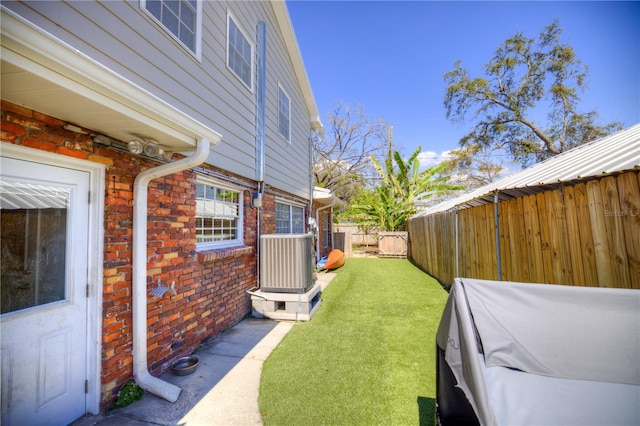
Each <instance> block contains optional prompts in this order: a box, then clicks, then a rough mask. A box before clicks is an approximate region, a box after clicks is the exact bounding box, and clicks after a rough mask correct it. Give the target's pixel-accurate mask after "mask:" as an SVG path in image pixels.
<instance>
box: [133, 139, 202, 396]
mask: <svg viewBox="0 0 640 426" xmlns="http://www.w3.org/2000/svg"><path fill="white" fill-rule="evenodd" d="M209 146H210V143H209V140H207V139H200V140H198V141H197V144H196V151H195V153H194V154H193V155H192V156H190V157H185V158H182V159H180V160H178V161H175V162H173V163H167V164H163V165H161V166H158V167H154V168H152V169H148V170H145V171H143V172H141V173H140V174H139V175H138V176H137V177H136V179H135V181H134V183H133V265H132V267H133V284H132V287H133V295H132V298H133V374H134V376H135V378H136V382H137V383H138V385H139V386H140V387H141V388H142V389H144V390H146V391H149V392H151V393H153V394H155V395H157V396H159V397H161V398H164V399H166V400H167V401H170V402H175V401H176V400H177V399H178V396H180V391H181V390H182V389H180V388H179V387H177V386H174V385H172V384H171V383H167V382H165V381H164V380H160V379H158V378H157V377H154V376H152V375H151V374H150V373H149V370H148V367H147V190H148V186H149V182H150V181H152V180H153V179H156V178H159V177H162V176H167V175H170V174H173V173H177V172H180V171H183V170H187V169H190V168H192V167H195V166H197V165H199V164H202V163H203V162H204V161H205V160H206V159H207V157H208V156H209Z"/></svg>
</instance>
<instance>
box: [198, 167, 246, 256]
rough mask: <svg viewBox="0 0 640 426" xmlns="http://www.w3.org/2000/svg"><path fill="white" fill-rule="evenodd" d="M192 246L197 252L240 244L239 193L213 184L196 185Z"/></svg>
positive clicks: (201, 181)
mask: <svg viewBox="0 0 640 426" xmlns="http://www.w3.org/2000/svg"><path fill="white" fill-rule="evenodd" d="M196 243H197V247H198V249H211V248H219V247H229V246H233V245H240V244H242V243H243V241H242V192H241V191H239V190H236V189H231V188H228V187H225V186H222V185H219V184H217V183H215V182H209V181H204V180H200V179H199V180H198V184H197V185H196Z"/></svg>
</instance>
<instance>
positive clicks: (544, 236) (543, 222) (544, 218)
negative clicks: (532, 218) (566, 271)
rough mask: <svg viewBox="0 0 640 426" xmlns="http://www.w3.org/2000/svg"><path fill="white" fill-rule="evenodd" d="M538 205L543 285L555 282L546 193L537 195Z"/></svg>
mask: <svg viewBox="0 0 640 426" xmlns="http://www.w3.org/2000/svg"><path fill="white" fill-rule="evenodd" d="M536 204H537V205H538V225H539V226H540V247H541V248H542V269H543V276H544V279H543V281H541V282H543V283H551V282H553V256H552V254H551V243H550V242H549V214H548V207H547V203H546V199H545V196H544V192H541V193H539V194H536Z"/></svg>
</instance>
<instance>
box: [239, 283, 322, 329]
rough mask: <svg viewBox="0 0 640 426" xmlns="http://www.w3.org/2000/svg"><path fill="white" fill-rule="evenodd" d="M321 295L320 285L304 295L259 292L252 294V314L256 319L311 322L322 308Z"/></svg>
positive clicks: (317, 284) (316, 285)
mask: <svg viewBox="0 0 640 426" xmlns="http://www.w3.org/2000/svg"><path fill="white" fill-rule="evenodd" d="M321 295H322V291H321V285H320V283H316V284H315V285H314V286H313V287H311V289H310V290H309V291H308V292H306V293H303V294H292V293H272V292H264V291H262V290H259V291H256V292H253V293H251V314H252V315H253V316H254V317H256V318H270V319H275V320H292V321H310V320H311V317H313V314H315V313H316V311H317V310H318V308H319V307H320V300H321V298H320V296H321Z"/></svg>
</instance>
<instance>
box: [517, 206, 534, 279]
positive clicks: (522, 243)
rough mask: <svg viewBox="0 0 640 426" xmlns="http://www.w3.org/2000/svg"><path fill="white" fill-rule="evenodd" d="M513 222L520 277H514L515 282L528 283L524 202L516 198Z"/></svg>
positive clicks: (528, 271)
mask: <svg viewBox="0 0 640 426" xmlns="http://www.w3.org/2000/svg"><path fill="white" fill-rule="evenodd" d="M515 201H516V202H515V204H514V208H515V212H514V213H515V221H516V223H517V227H516V229H517V237H516V238H517V241H518V267H519V269H520V275H518V276H517V277H516V280H517V281H524V282H529V281H531V277H530V270H529V251H528V249H527V240H526V237H525V225H524V214H523V212H524V200H523V199H522V198H517V199H516V200H515Z"/></svg>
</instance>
